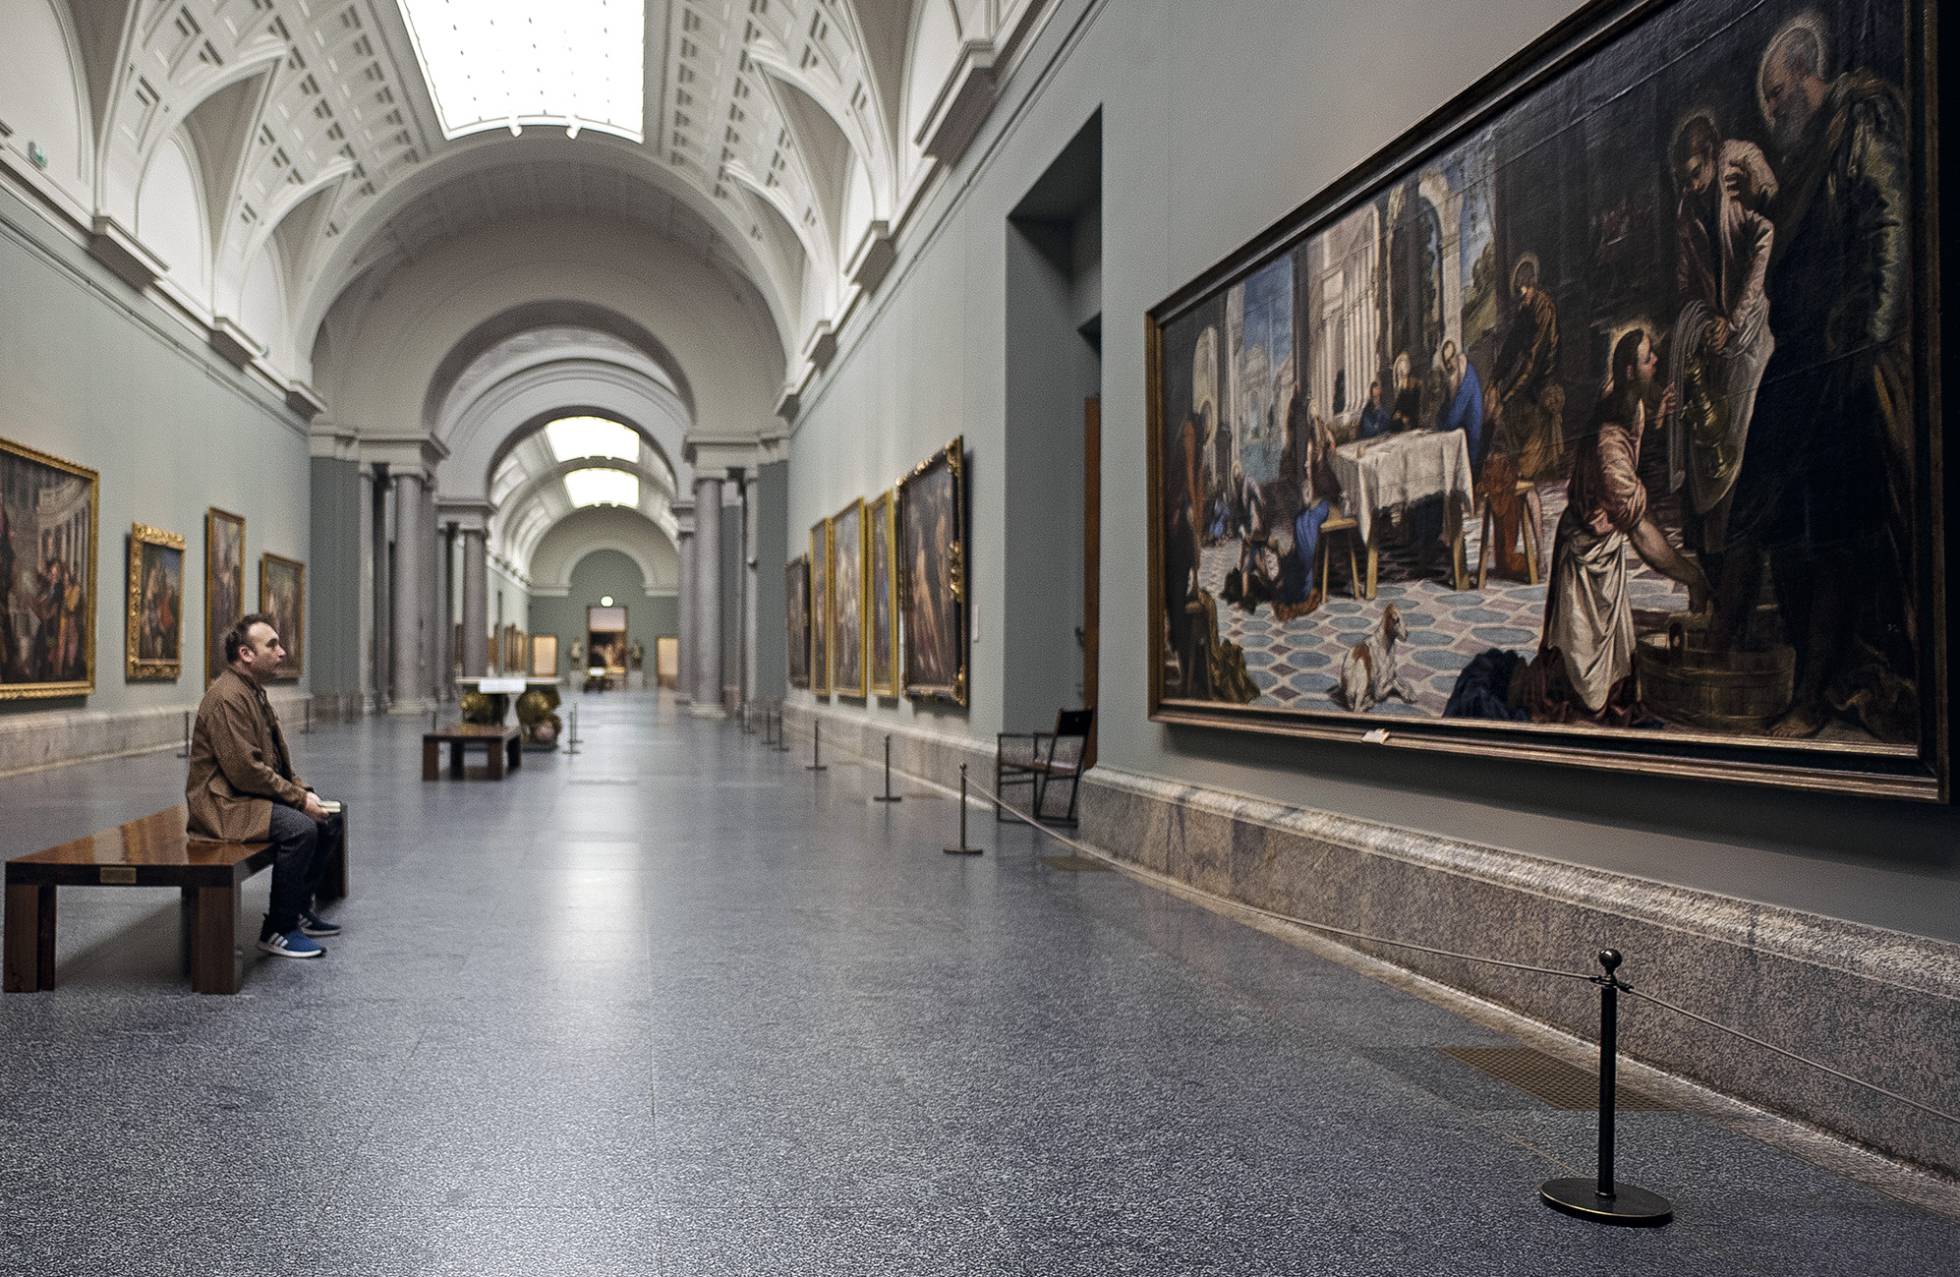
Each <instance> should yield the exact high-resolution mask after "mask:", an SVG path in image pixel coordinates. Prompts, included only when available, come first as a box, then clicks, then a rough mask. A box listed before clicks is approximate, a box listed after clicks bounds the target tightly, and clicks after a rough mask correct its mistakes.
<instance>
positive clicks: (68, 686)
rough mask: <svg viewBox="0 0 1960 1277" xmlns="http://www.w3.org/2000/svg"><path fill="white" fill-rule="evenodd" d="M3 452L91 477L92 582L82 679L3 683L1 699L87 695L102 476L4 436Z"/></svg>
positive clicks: (90, 678) (0, 445)
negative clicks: (55, 681)
mask: <svg viewBox="0 0 1960 1277" xmlns="http://www.w3.org/2000/svg"><path fill="white" fill-rule="evenodd" d="M0 452H5V453H7V454H9V455H11V456H15V457H19V458H20V459H21V460H23V461H32V462H34V463H35V464H36V465H42V466H47V467H48V468H49V469H51V470H61V471H64V472H66V473H68V474H72V475H74V476H75V477H76V478H78V479H86V480H87V481H88V582H87V585H86V586H85V587H84V590H83V593H84V594H85V595H86V596H87V597H86V601H85V605H84V606H85V610H86V612H87V616H86V618H85V619H84V622H83V625H82V629H83V635H82V643H83V649H82V650H83V656H82V668H83V669H84V670H85V671H86V674H85V676H84V677H82V678H79V679H64V680H62V681H61V682H58V683H0V701H14V700H44V699H47V698H50V697H55V696H87V695H88V694H89V693H90V692H93V691H94V690H95V603H96V589H97V587H98V586H99V585H100V581H99V579H98V576H99V574H98V570H97V569H98V568H99V566H100V559H99V551H100V548H101V547H100V545H99V544H98V543H99V542H100V541H101V538H102V527H101V525H102V476H101V475H100V474H98V473H97V472H96V471H94V470H91V469H89V468H88V467H87V466H81V465H76V464H75V463H74V462H72V461H63V460H62V459H61V458H60V457H56V456H51V455H50V454H48V453H45V452H42V451H40V450H39V449H37V448H30V447H28V446H27V445H26V444H20V443H14V442H12V441H10V440H6V439H0Z"/></svg>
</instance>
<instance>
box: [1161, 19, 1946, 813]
mask: <svg viewBox="0 0 1960 1277" xmlns="http://www.w3.org/2000/svg"><path fill="white" fill-rule="evenodd" d="M1934 8H1935V6H1934V5H1933V4H1932V3H1931V2H1930V0H1750V3H1747V4H1737V3H1734V2H1733V0H1601V2H1600V3H1596V4H1593V5H1591V6H1589V7H1587V8H1586V9H1584V10H1582V11H1581V12H1580V13H1578V14H1577V15H1575V16H1574V17H1573V18H1572V19H1571V20H1570V21H1568V22H1566V23H1565V24H1563V25H1561V26H1560V27H1559V28H1557V29H1556V30H1554V31H1553V32H1552V33H1550V34H1549V35H1548V36H1547V37H1545V39H1544V40H1542V41H1540V42H1539V43H1538V44H1536V45H1534V46H1533V47H1531V48H1530V49H1528V50H1526V51H1525V52H1523V53H1522V54H1520V55H1519V56H1518V57H1517V58H1515V59H1513V60H1512V61H1511V62H1510V63H1509V64H1507V65H1506V66H1504V67H1502V68H1500V69H1499V70H1498V71H1497V72H1495V73H1493V74H1492V75H1491V76H1490V77H1488V78H1487V79H1486V80H1484V81H1483V82H1482V83H1480V84H1478V85H1477V86H1475V87H1474V88H1473V89H1471V90H1470V91H1469V92H1468V93H1466V94H1465V95H1463V96H1462V97H1460V98H1458V99H1457V100H1455V101H1453V102H1451V103H1449V104H1448V105H1446V106H1445V107H1443V108H1442V109H1441V110H1440V111H1439V112H1438V113H1437V114H1435V115H1434V116H1432V117H1431V118H1430V119H1429V120H1428V121H1426V122H1425V123H1424V124H1422V125H1420V126H1418V127H1417V129H1415V130H1414V131H1413V132H1411V133H1410V134H1409V135H1407V136H1406V137H1404V138H1403V139H1401V140H1400V141H1398V142H1396V143H1395V144H1393V145H1392V146H1391V147H1390V148H1388V150H1386V151H1385V152H1383V153H1382V154H1381V155H1378V156H1376V157H1375V158H1374V159H1372V160H1370V161H1368V162H1367V163H1365V164H1363V165H1362V166H1361V167H1360V168H1358V169H1357V170H1355V171H1354V173H1352V174H1351V175H1349V176H1348V177H1347V178H1346V179H1344V180H1342V181H1341V182H1339V183H1337V184H1336V185H1335V186H1334V187H1333V188H1332V189H1330V190H1329V191H1327V192H1326V193H1324V194H1323V195H1321V196H1320V197H1318V198H1316V199H1314V200H1313V201H1312V202H1311V203H1309V204H1308V205H1306V206H1305V207H1304V208H1302V209H1301V210H1299V211H1298V212H1297V213H1296V214H1294V215H1293V216H1291V217H1290V218H1289V219H1287V221H1285V222H1284V223H1282V224H1281V225H1280V226H1278V227H1277V228H1275V229H1274V230H1273V231H1271V232H1268V233H1267V234H1266V235H1265V236H1263V237H1262V238H1260V239H1259V240H1258V241H1256V242H1255V243H1252V244H1250V245H1247V246H1246V247H1245V248H1244V249H1242V250H1241V251H1239V252H1238V253H1236V254H1234V255H1233V256H1232V257H1231V258H1229V259H1228V260H1227V261H1225V262H1223V263H1220V264H1219V265H1218V266H1216V267H1214V268H1213V269H1212V270H1211V271H1209V272H1207V273H1206V274H1205V275H1204V276H1202V277H1201V278H1199V279H1197V280H1194V281H1193V282H1192V283H1190V284H1189V285H1187V286H1186V287H1185V288H1183V289H1182V290H1180V291H1179V292H1178V293H1177V294H1175V295H1174V296H1172V297H1170V298H1169V299H1167V300H1166V301H1165V302H1163V303H1162V304H1161V305H1159V306H1157V307H1156V308H1155V309H1153V310H1152V311H1151V313H1150V315H1149V317H1148V321H1147V324H1146V336H1147V342H1148V345H1147V366H1148V399H1147V406H1148V413H1149V431H1150V438H1149V445H1150V447H1149V455H1150V475H1149V484H1150V580H1149V591H1150V594H1149V597H1150V616H1151V618H1152V620H1151V623H1150V632H1149V642H1150V645H1151V660H1150V664H1149V671H1150V674H1149V676H1150V710H1151V715H1152V717H1153V718H1156V719H1159V720H1164V721H1168V722H1174V723H1192V724H1203V725H1208V726H1214V727H1225V728H1238V729H1245V730H1252V731H1260V732H1279V733H1289V734H1297V735H1304V736H1314V737H1323V738H1338V739H1357V740H1366V741H1368V742H1371V743H1375V744H1382V745H1387V746H1389V747H1391V748H1393V747H1401V748H1409V749H1418V750H1451V751H1464V752H1474V753H1481V754H1489V755H1497V756H1508V757H1520V758H1530V759H1537V760H1542V761H1551V762H1560V763H1567V764H1574V765H1580V766H1587V767H1597V768H1610V769H1630V770H1636V771H1643V772H1655V773H1667V774H1673V775H1685V776H1694V777H1704V778H1711V779H1720V780H1728V781H1741V782H1753V783H1764V784H1775V785H1785V786H1793V787H1803V788H1813V789H1826V790H1834V791H1856V792H1862V793H1868V794H1879V795H1892V796H1900V797H1916V798H1928V799H1943V798H1945V797H1947V784H1948V775H1947V765H1946V756H1947V751H1948V746H1949V744H1950V738H1949V735H1948V733H1949V730H1950V729H1949V728H1948V727H1947V726H1946V724H1945V721H1944V718H1943V711H1944V707H1945V705H1946V703H1947V698H1948V689H1947V686H1946V684H1945V681H1944V673H1943V666H1942V661H1941V657H1942V655H1943V653H1944V651H1945V646H1944V645H1945V634H1944V616H1945V599H1944V586H1945V573H1944V568H1943V566H1942V562H1941V557H1940V556H1941V554H1942V541H1941V529H1942V527H1943V517H1944V516H1943V510H1942V507H1941V500H1942V498H1941V490H1942V489H1941V485H1942V482H1943V480H1942V477H1941V475H1940V473H1939V469H1938V467H1939V449H1938V446H1937V444H1938V434H1937V432H1938V421H1937V417H1936V415H1935V410H1936V405H1937V404H1938V402H1939V396H1938V389H1939V388H1938V384H1937V379H1938V377H1939V360H1940V351H1939V350H1938V349H1937V348H1936V347H1937V332H1938V328H1937V324H1936V323H1935V322H1934V321H1935V319H1936V317H1937V315H1938V313H1939V301H1940V299H1939V295H1938V289H1939V283H1938V271H1937V270H1936V269H1934V266H1935V264H1936V262H1937V256H1936V254H1935V252H1934V244H1933V240H1932V236H1933V233H1934V227H1933V225H1932V211H1933V210H1934V209H1935V208H1936V205H1937V198H1936V197H1937V191H1938V181H1937V175H1936V173H1935V168H1934V165H1935V159H1936V154H1937V151H1936V140H1935V138H1934V135H1933V119H1932V114H1931V110H1930V103H1931V102H1932V101H1933V98H1934V95H1935V93H1936V92H1937V79H1938V74H1939V71H1938V68H1939V60H1938V56H1937V52H1936V50H1935V48H1934V38H1933V37H1934V34H1935V33H1934V31H1933V25H1932V23H1931V20H1930V18H1931V14H1932V13H1933V11H1934Z"/></svg>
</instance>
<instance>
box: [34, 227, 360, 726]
mask: <svg viewBox="0 0 1960 1277" xmlns="http://www.w3.org/2000/svg"><path fill="white" fill-rule="evenodd" d="M0 437H4V438H7V439H10V440H12V441H14V442H16V443H21V444H26V445H27V446H29V447H31V448H36V449H39V450H41V451H43V452H47V453H51V454H53V455H55V456H57V457H60V458H62V459H63V460H66V461H72V462H75V463H77V464H80V465H84V466H88V467H90V468H92V469H94V470H97V471H99V472H100V474H101V484H100V488H99V494H100V500H101V506H100V515H99V533H98V536H99V540H98V546H97V559H96V571H97V583H98V589H97V594H96V598H95V691H94V692H93V693H91V694H90V695H88V696H87V697H85V698H75V699H70V700H62V701H0V723H9V722H12V721H14V720H17V719H19V718H20V716H36V717H37V718H38V721H39V722H40V723H42V724H52V723H54V722H56V721H58V720H59V719H60V718H61V717H62V716H63V715H65V714H73V713H76V712H78V711H80V712H86V713H88V714H91V715H101V714H110V715H119V714H140V713H142V712H144V711H159V710H169V709H173V708H178V707H183V708H190V707H193V706H195V705H196V703H197V701H198V699H199V697H201V696H202V695H203V692H204V513H205V510H206V508H207V507H210V506H217V507H219V508H221V509H225V510H229V511H231V512H232V513H234V514H240V515H243V516H244V518H245V550H246V572H245V596H246V601H247V602H248V603H250V604H254V605H256V603H257V600H258V590H259V567H258V563H259V555H260V553H261V552H262V551H266V550H271V551H273V552H274V553H277V554H281V555H285V556H287V557H289V558H294V559H299V560H302V561H305V560H308V559H309V558H310V533H311V520H310V517H309V509H310V494H309V474H310V467H309V464H308V456H307V439H306V430H305V426H304V424H303V423H302V422H301V421H300V420H299V419H298V418H297V417H296V416H294V415H293V414H292V413H291V412H290V411H289V410H288V409H287V408H286V407H285V406H284V404H283V402H282V401H281V399H280V397H278V396H277V395H276V394H275V392H274V391H273V390H272V389H271V388H269V387H267V386H265V385H263V384H260V383H257V382H254V381H252V380H251V379H250V378H248V377H246V376H245V375H243V374H240V373H239V372H237V371H236V370H234V369H232V368H231V367H230V366H229V365H226V364H224V363H222V362H221V361H219V360H218V359H217V357H216V356H215V355H214V354H212V353H211V352H210V351H209V350H208V349H206V348H204V347H203V346H202V345H201V344H200V343H199V342H198V340H197V339H196V338H195V337H194V336H193V334H192V332H191V330H190V329H188V328H186V327H185V326H184V325H183V324H182V323H180V322H179V321H177V320H176V319H175V318H173V317H172V316H171V315H169V314H167V313H165V312H164V311H163V310H162V308H160V307H159V306H157V305H155V304H153V303H152V302H150V301H148V300H146V299H144V298H143V297H142V296H141V295H139V294H137V293H136V292H135V291H133V290H132V289H130V288H129V287H128V286H127V285H125V284H124V283H122V282H121V281H120V280H119V279H117V278H116V277H115V276H113V275H111V274H110V273H109V272H108V271H107V270H106V269H104V268H102V267H101V266H100V265H98V264H97V263H96V262H95V261H94V259H93V258H91V257H89V256H88V255H87V253H85V252H84V251H83V250H82V249H81V248H80V247H79V246H78V245H76V244H75V243H74V242H72V241H71V240H68V239H66V238H65V237H63V236H62V235H60V234H59V233H58V232H57V231H56V230H55V229H54V228H53V227H52V226H50V225H49V224H48V223H47V222H45V221H43V220H42V219H41V218H40V217H39V216H38V215H36V214H35V213H34V212H32V211H31V210H30V209H28V208H27V207H25V206H24V205H23V204H21V203H20V201H19V200H18V199H17V198H16V197H15V195H14V194H13V193H12V192H11V191H6V190H0ZM132 523H147V524H151V525H153V526H155V527H159V528H163V529H165V530H167V531H170V532H176V533H179V534H181V535H182V536H183V538H184V551H185V552H184V600H183V602H184V616H183V637H184V663H183V673H182V675H181V677H179V678H178V680H177V681H176V682H142V683H129V682H126V681H125V679H124V672H123V671H124V664H123V662H124V616H125V613H124V605H125V591H126V583H127V570H128V567H127V565H128V560H127V557H126V555H127V544H128V539H129V529H130V525H131V524H132ZM308 579H309V582H311V581H312V580H314V575H313V571H312V565H311V564H310V563H309V571H308ZM309 612H310V618H309V619H310V621H311V622H312V626H311V629H312V632H311V633H309V638H308V649H307V657H308V665H309V667H310V666H311V663H312V660H313V653H314V652H315V651H317V650H319V649H318V647H317V644H318V639H317V637H315V635H317V632H318V629H319V624H318V618H319V617H320V615H321V610H320V606H319V604H318V603H317V602H316V603H312V604H310V605H309ZM357 615H358V614H357V613H355V614H350V618H349V621H348V624H349V625H351V626H353V627H355V628H356V629H358V624H359V623H358V621H357V620H355V619H353V617H354V616H357ZM330 646H331V645H330ZM335 659H336V660H337V659H338V658H337V656H336V658H335ZM308 681H310V680H308ZM306 685H307V681H302V682H301V684H299V686H301V687H305V686H306Z"/></svg>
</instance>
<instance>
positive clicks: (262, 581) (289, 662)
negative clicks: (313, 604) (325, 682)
mask: <svg viewBox="0 0 1960 1277" xmlns="http://www.w3.org/2000/svg"><path fill="white" fill-rule="evenodd" d="M259 611H261V612H264V613H265V614H266V615H267V616H269V617H271V618H272V628H273V629H275V630H277V631H279V641H280V642H282V643H284V644H285V645H286V660H285V662H284V663H283V664H282V665H280V667H279V669H278V671H277V672H276V673H274V674H273V676H272V677H273V678H274V679H277V680H280V681H282V682H289V681H291V680H293V679H296V678H298V677H300V675H302V674H304V673H305V672H306V565H305V564H304V563H301V562H299V561H298V560H297V559H287V558H282V557H281V556H279V555H277V554H271V553H265V554H261V555H259Z"/></svg>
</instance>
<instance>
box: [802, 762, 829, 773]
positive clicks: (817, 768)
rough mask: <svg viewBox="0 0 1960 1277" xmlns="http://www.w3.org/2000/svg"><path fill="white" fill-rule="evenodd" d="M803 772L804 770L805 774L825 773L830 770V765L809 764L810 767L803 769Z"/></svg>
mask: <svg viewBox="0 0 1960 1277" xmlns="http://www.w3.org/2000/svg"><path fill="white" fill-rule="evenodd" d="M803 770H804V771H806V772H827V771H829V770H830V764H829V763H811V764H810V765H809V766H808V767H805V768H804V769H803Z"/></svg>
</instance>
